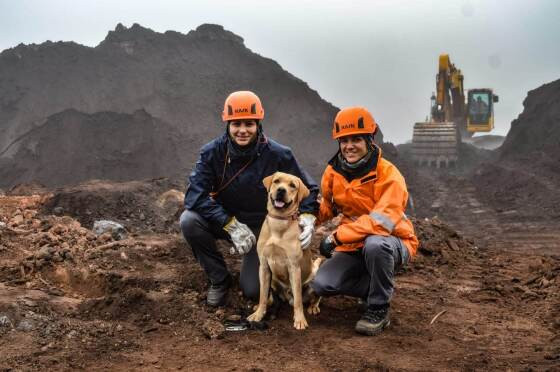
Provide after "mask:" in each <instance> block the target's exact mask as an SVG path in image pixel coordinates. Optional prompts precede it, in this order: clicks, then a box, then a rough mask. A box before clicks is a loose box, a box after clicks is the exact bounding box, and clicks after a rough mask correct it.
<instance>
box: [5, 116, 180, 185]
mask: <svg viewBox="0 0 560 372" xmlns="http://www.w3.org/2000/svg"><path fill="white" fill-rule="evenodd" d="M182 147H188V144H187V141H186V140H181V139H180V138H179V137H178V136H177V135H176V133H175V130H174V129H173V128H172V127H171V126H170V125H169V124H166V123H164V122H162V121H161V120H157V119H154V118H153V117H152V116H151V115H149V114H148V113H147V112H146V111H143V110H138V111H136V112H134V113H133V114H118V113H114V112H100V113H96V114H92V115H89V114H84V113H81V112H78V111H76V110H66V111H64V112H61V113H58V114H56V115H52V116H50V117H49V118H48V119H47V121H46V122H45V124H44V125H42V126H41V127H38V128H36V129H34V130H32V131H30V132H29V133H27V134H26V135H25V136H23V137H22V138H21V140H20V145H19V146H18V150H17V152H16V154H15V156H14V157H13V158H11V159H2V160H0V187H9V186H10V185H14V184H19V183H28V182H32V181H36V182H39V183H41V184H43V185H45V186H48V187H53V186H61V185H66V184H75V183H78V182H81V181H84V180H89V179H99V178H101V179H111V180H136V179H146V178H155V177H161V176H165V175H173V174H178V173H179V172H181V170H182V169H183V170H184V168H185V166H186V164H184V163H182V162H181V159H180V158H179V157H178V156H177V155H178V154H179V153H180V149H181V148H182Z"/></svg>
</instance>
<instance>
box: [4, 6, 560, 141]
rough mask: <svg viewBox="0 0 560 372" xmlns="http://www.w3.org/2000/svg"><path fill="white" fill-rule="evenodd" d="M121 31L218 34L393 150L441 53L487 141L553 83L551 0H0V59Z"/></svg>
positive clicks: (423, 99) (405, 136) (420, 104)
mask: <svg viewBox="0 0 560 372" xmlns="http://www.w3.org/2000/svg"><path fill="white" fill-rule="evenodd" d="M119 22H120V23H123V24H124V25H125V26H127V27H130V26H131V25H132V24H133V23H139V24H141V25H142V26H144V27H148V28H151V29H153V30H155V31H158V32H164V31H166V30H174V31H179V32H182V33H187V32H188V31H189V30H191V29H195V28H196V27H197V26H199V25H200V24H202V23H217V24H221V25H223V26H224V27H225V28H226V29H228V30H230V31H232V32H234V33H236V34H237V35H239V36H241V37H243V38H244V39H245V45H246V46H247V47H249V48H250V49H251V50H253V51H254V52H256V53H259V54H261V55H263V56H265V57H268V58H272V59H274V60H276V61H277V62H278V63H280V65H281V66H282V67H283V68H284V69H285V70H287V71H289V72H291V73H292V74H294V75H295V76H297V77H299V78H300V79H302V80H304V81H306V82H307V83H308V84H309V86H310V87H311V88H313V89H315V90H317V91H318V92H319V94H320V95H321V96H322V97H323V98H324V99H326V100H327V101H329V102H331V103H333V104H334V105H336V106H338V107H344V106H349V105H363V106H366V107H368V108H369V109H370V111H371V112H372V114H373V115H374V117H375V118H376V119H377V121H378V122H379V123H380V125H381V127H382V129H383V132H384V134H385V136H386V138H387V139H388V140H389V141H392V142H395V143H402V142H405V141H406V140H409V139H410V138H411V136H412V126H413V123H414V122H415V121H422V120H423V119H424V118H425V117H426V115H428V111H429V97H430V95H431V93H432V91H434V89H435V74H436V71H437V58H438V55H439V54H440V53H444V52H445V53H449V54H450V57H451V61H452V62H454V63H455V64H456V66H457V67H458V68H460V69H461V70H462V71H463V74H464V75H465V87H466V88H483V87H489V88H493V89H494V91H495V94H498V95H499V96H500V102H499V103H498V104H497V105H496V110H495V112H496V129H495V134H502V135H505V134H506V133H507V131H508V130H509V127H510V122H511V121H512V120H513V119H515V118H516V117H517V115H518V114H519V113H520V112H521V111H522V108H523V106H522V102H523V99H524V98H525V96H526V94H527V91H528V90H531V89H534V88H536V87H538V86H540V85H542V84H544V83H547V82H550V81H553V80H556V79H560V1H556V0H548V1H547V0H508V1H506V0H502V1H497V0H496V1H476V0H457V1H449V0H447V1H420V0H414V1H413V0H410V1H404V0H400V1H399V0H377V1H374V0H369V1H366V0H353V1H352V0H345V1H343V0H340V1H335V0H316V1H309V0H298V1H292V0H283V1H264V0H237V1H229V0H225V1H209V0H206V1H185V0H183V1H163V0H160V1H157V2H156V1H140V0H126V1H116V0H111V1H107V0H96V1H85V0H84V1H78V0H72V1H70V0H67V1H65V0H50V1H41V0H34V1H31V0H0V50H4V49H7V48H11V47H14V46H16V45H17V44H19V43H25V44H29V43H41V42H44V41H46V40H52V41H58V40H63V41H70V40H72V41H75V42H77V43H80V44H84V45H88V46H96V45H97V44H99V42H101V41H102V40H103V39H104V38H105V36H106V34H107V32H108V31H109V30H113V29H114V28H115V26H116V25H117V23H119ZM249 88H250V87H249ZM0 89H1V87H0ZM257 93H258V92H257ZM264 105H265V108H266V102H264Z"/></svg>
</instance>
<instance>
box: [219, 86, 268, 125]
mask: <svg viewBox="0 0 560 372" xmlns="http://www.w3.org/2000/svg"><path fill="white" fill-rule="evenodd" d="M263 118H264V109H263V107H262V104H261V100H260V99H259V97H257V95H256V94H255V93H253V92H249V91H246V90H244V91H238V92H233V93H232V94H230V95H229V96H228V98H226V102H225V103H224V111H223V112H222V120H223V121H230V120H241V119H255V120H262V119H263Z"/></svg>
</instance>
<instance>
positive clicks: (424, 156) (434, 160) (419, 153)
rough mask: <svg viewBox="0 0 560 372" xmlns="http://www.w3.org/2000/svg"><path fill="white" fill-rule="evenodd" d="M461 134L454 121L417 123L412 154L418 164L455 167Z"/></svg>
mask: <svg viewBox="0 0 560 372" xmlns="http://www.w3.org/2000/svg"><path fill="white" fill-rule="evenodd" d="M459 141H460V140H459V135H458V133H457V127H456V125H455V123H453V122H442V123H429V122H425V123H416V124H414V133H413V136H412V156H413V159H414V162H415V163H416V164H417V165H420V166H422V165H427V166H431V167H436V168H441V167H453V166H455V164H456V163H457V159H458V144H459Z"/></svg>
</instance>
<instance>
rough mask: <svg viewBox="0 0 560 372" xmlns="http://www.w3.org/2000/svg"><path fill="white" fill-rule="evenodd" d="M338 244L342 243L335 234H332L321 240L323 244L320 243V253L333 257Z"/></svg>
mask: <svg viewBox="0 0 560 372" xmlns="http://www.w3.org/2000/svg"><path fill="white" fill-rule="evenodd" d="M338 245H340V243H339V242H338V241H337V240H336V236H335V234H331V235H329V236H327V237H325V238H323V240H321V244H319V253H321V255H323V256H325V257H326V258H331V257H332V253H333V251H334V249H335V248H336V247H337V246H338Z"/></svg>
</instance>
